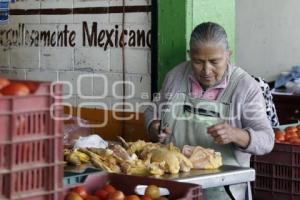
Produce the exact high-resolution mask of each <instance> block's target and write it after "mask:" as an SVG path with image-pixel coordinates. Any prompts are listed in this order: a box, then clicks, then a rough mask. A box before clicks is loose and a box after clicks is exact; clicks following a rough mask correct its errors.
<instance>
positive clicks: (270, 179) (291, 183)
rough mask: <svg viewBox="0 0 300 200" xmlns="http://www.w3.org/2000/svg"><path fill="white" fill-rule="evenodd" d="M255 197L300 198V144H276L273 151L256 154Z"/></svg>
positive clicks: (253, 165) (253, 163) (254, 161)
mask: <svg viewBox="0 0 300 200" xmlns="http://www.w3.org/2000/svg"><path fill="white" fill-rule="evenodd" d="M251 162H252V163H251V165H252V167H254V169H255V170H256V180H255V182H254V185H253V186H254V187H253V193H254V199H274V200H296V199H300V145H293V144H275V146H274V149H273V151H272V152H271V153H269V154H267V155H264V156H254V157H253V158H252V160H251Z"/></svg>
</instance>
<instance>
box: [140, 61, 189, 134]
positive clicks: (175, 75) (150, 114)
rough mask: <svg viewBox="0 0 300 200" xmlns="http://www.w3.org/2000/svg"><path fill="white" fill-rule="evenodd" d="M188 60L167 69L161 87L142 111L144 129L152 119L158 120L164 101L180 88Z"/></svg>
mask: <svg viewBox="0 0 300 200" xmlns="http://www.w3.org/2000/svg"><path fill="white" fill-rule="evenodd" d="M188 64H189V62H183V63H181V64H179V65H178V66H176V67H174V68H173V69H172V70H171V71H169V72H168V73H167V75H166V77H165V79H164V82H163V84H162V88H161V90H160V92H159V93H157V95H154V96H156V97H154V98H153V101H152V103H151V105H149V106H148V107H147V108H146V110H145V112H144V120H145V126H146V129H147V130H149V126H150V124H151V122H152V121H153V120H160V114H161V112H160V111H161V108H160V106H162V105H163V103H164V102H167V101H168V100H169V99H170V98H171V97H172V96H173V95H175V94H176V92H177V91H178V90H179V88H180V81H181V79H182V78H183V76H184V72H185V70H186V67H187V66H188Z"/></svg>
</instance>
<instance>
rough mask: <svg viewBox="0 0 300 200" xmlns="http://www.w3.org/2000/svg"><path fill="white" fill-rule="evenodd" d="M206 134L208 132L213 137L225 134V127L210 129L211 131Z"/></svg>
mask: <svg viewBox="0 0 300 200" xmlns="http://www.w3.org/2000/svg"><path fill="white" fill-rule="evenodd" d="M208 134H210V135H211V136H213V137H218V136H220V135H225V134H226V129H219V130H215V131H212V132H208Z"/></svg>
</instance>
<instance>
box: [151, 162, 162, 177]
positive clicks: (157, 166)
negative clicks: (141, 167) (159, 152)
mask: <svg viewBox="0 0 300 200" xmlns="http://www.w3.org/2000/svg"><path fill="white" fill-rule="evenodd" d="M165 164H166V162H160V163H157V162H153V163H150V164H149V165H148V168H149V171H150V174H152V175H155V176H162V175H164V174H165V171H164V168H165Z"/></svg>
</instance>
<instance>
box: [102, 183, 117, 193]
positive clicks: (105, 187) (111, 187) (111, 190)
mask: <svg viewBox="0 0 300 200" xmlns="http://www.w3.org/2000/svg"><path fill="white" fill-rule="evenodd" d="M102 190H105V191H106V192H108V193H114V192H116V191H117V189H116V188H115V187H114V186H112V185H110V184H107V185H105V186H104V187H103V188H102Z"/></svg>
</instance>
